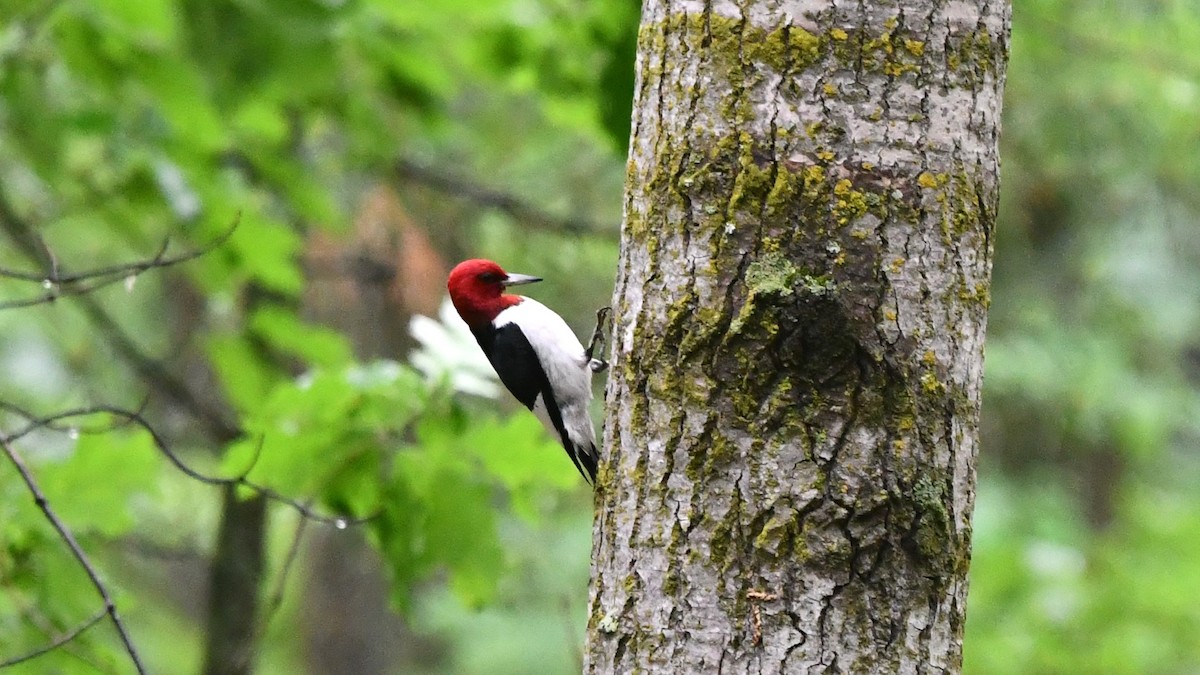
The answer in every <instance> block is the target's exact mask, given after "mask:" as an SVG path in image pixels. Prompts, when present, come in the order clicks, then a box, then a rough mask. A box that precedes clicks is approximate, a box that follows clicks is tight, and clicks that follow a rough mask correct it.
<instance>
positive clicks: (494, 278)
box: [479, 272, 504, 284]
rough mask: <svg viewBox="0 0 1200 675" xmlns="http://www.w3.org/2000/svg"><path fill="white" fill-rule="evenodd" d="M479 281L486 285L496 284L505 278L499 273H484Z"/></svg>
mask: <svg viewBox="0 0 1200 675" xmlns="http://www.w3.org/2000/svg"><path fill="white" fill-rule="evenodd" d="M479 280H480V281H482V282H484V283H485V284H494V283H496V282H499V281H503V280H504V276H503V275H501V274H500V273H498V272H484V273H483V274H480V275H479Z"/></svg>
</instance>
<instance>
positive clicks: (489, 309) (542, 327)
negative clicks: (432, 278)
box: [446, 259, 597, 482]
mask: <svg viewBox="0 0 1200 675" xmlns="http://www.w3.org/2000/svg"><path fill="white" fill-rule="evenodd" d="M535 281H541V279H540V278H538V277H531V276H528V275H524V274H510V273H508V272H505V271H504V270H503V269H502V268H501V267H500V266H499V265H497V264H496V263H494V262H492V261H491V260H479V259H475V260H465V261H463V262H461V263H459V264H458V265H457V266H456V267H455V268H454V269H453V270H452V271H451V272H450V279H449V281H448V282H447V283H446V286H447V288H449V290H450V300H451V302H453V303H454V308H455V309H456V310H458V315H459V316H461V317H462V319H463V321H465V322H466V323H467V326H468V327H469V328H470V329H471V333H472V334H473V335H474V336H475V340H476V341H477V342H479V346H480V347H481V348H482V349H483V353H484V354H486V355H487V358H488V361H490V362H491V364H492V367H493V368H495V369H496V374H497V375H499V376H500V381H501V382H503V383H504V386H505V387H508V390H509V391H510V392H512V394H513V396H515V397H517V400H518V401H520V402H521V403H522V404H523V405H524V406H525V407H526V408H529V409H530V410H532V411H533V414H534V415H536V416H537V418H538V419H539V420H541V422H542V424H543V425H544V426H545V427H546V430H547V431H549V432H550V433H551V434H552V435H553V436H554V437H555V438H558V439H559V440H561V442H562V445H563V448H565V449H566V451H567V455H568V456H569V457H570V458H571V461H572V462H574V463H575V468H577V469H579V473H580V474H582V475H583V477H584V478H585V479H587V480H588V482H595V480H596V461H597V454H596V435H595V431H594V430H593V429H592V420H591V417H590V416H589V415H588V404H589V403H590V402H591V400H592V368H591V367H590V366H591V364H590V361H591V359H590V354H587V353H586V352H585V351H584V349H583V345H582V344H580V342H579V338H577V337H575V333H573V332H571V328H570V327H569V326H567V322H566V321H563V318H562V317H561V316H559V315H558V314H556V313H554V311H553V310H551V309H550V308H548V307H546V306H545V305H543V304H542V303H540V302H538V301H537V300H533V299H532V298H526V297H523V296H520V295H508V294H506V293H505V292H504V290H505V289H506V288H507V287H509V286H517V285H520V284H531V283H533V282H535Z"/></svg>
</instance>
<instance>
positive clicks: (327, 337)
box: [250, 305, 352, 368]
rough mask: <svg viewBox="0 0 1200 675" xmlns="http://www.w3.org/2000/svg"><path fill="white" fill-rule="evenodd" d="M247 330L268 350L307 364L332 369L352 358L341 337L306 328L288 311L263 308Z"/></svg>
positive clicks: (316, 328) (313, 328)
mask: <svg viewBox="0 0 1200 675" xmlns="http://www.w3.org/2000/svg"><path fill="white" fill-rule="evenodd" d="M250 329H251V330H253V331H254V332H255V333H258V334H259V335H260V336H262V337H263V338H265V339H266V340H267V342H269V343H271V345H272V346H274V347H276V348H278V349H280V350H282V351H284V352H287V353H290V354H293V355H295V356H298V357H300V358H302V359H304V360H305V361H307V362H308V363H310V364H313V365H316V366H322V367H326V368H333V367H336V366H342V365H345V364H346V363H349V362H350V360H351V358H352V354H351V349H350V343H349V342H348V341H347V340H346V338H345V336H343V335H342V334H341V333H338V332H337V331H334V330H331V329H329V328H325V327H323V326H314V325H311V324H306V323H304V322H303V321H301V320H300V317H298V316H297V315H296V313H295V312H294V311H292V310H289V309H285V308H283V307H279V306H277V305H268V306H264V307H262V308H260V309H258V310H257V311H255V312H254V315H253V316H252V317H250Z"/></svg>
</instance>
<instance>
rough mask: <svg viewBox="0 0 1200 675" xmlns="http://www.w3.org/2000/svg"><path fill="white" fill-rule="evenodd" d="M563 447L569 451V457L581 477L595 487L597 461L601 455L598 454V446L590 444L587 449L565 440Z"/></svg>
mask: <svg viewBox="0 0 1200 675" xmlns="http://www.w3.org/2000/svg"><path fill="white" fill-rule="evenodd" d="M563 447H564V448H565V449H566V451H567V456H568V457H570V458H571V461H572V462H573V463H574V464H575V468H576V469H579V475H581V476H583V479H584V480H586V481H587V482H588V484H589V485H593V486H594V485H595V484H596V469H597V468H598V464H597V460H598V459H599V455H598V454H596V444H595V443H588V447H586V448H585V447H583V446H580V445H575V444H574V443H572V442H571V441H569V440H567V439H565V438H564V439H563Z"/></svg>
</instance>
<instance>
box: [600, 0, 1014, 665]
mask: <svg viewBox="0 0 1200 675" xmlns="http://www.w3.org/2000/svg"><path fill="white" fill-rule="evenodd" d="M1008 31H1009V6H1008V3H1007V1H1006V0H991V1H989V0H955V1H954V2H946V1H945V0H939V1H937V2H934V1H928V0H926V1H921V0H904V1H903V2H882V3H862V2H854V3H846V2H832V3H831V2H828V1H822V0H802V1H801V2H795V1H793V2H781V1H779V0H745V2H742V3H740V4H737V3H731V2H715V1H710V2H678V1H676V0H647V2H646V4H645V6H644V8H643V16H642V28H641V32H640V35H639V46H638V86H637V92H636V97H637V98H636V102H635V105H634V119H633V136H632V141H631V145H630V160H629V167H628V181H627V186H626V205H625V224H624V231H623V236H622V245H621V259H620V269H619V273H618V280H617V287H616V290H615V296H614V309H615V325H614V353H613V359H612V360H613V368H612V370H611V373H610V376H609V383H608V392H607V401H608V410H607V418H606V425H605V438H604V446H605V452H604V456H605V462H604V463H603V465H602V469H601V475H600V479H599V483H598V486H597V493H596V494H597V516H596V524H595V536H594V542H595V543H594V551H593V568H592V597H591V609H590V611H591V615H590V622H589V631H588V647H587V666H586V668H585V670H586V671H587V672H590V673H637V672H641V673H654V672H659V673H718V672H727V673H744V672H760V673H798V672H805V673H806V672H881V673H882V672H886V673H918V672H944V671H957V670H958V669H959V664H960V662H961V637H962V627H963V611H964V602H965V597H966V588H967V568H968V564H969V560H970V535H971V509H972V503H973V495H974V482H975V473H974V460H975V454H976V447H977V438H978V411H979V390H980V380H981V373H982V358H983V356H982V350H983V337H984V328H985V323H986V314H987V305H988V288H989V278H990V261H991V253H992V246H991V232H992V228H993V225H994V222H995V211H996V205H997V190H998V178H999V176H998V157H997V137H998V123H999V111H1000V98H1001V91H1002V87H1003V79H1004V67H1005V63H1006V60H1007V46H1008Z"/></svg>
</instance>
